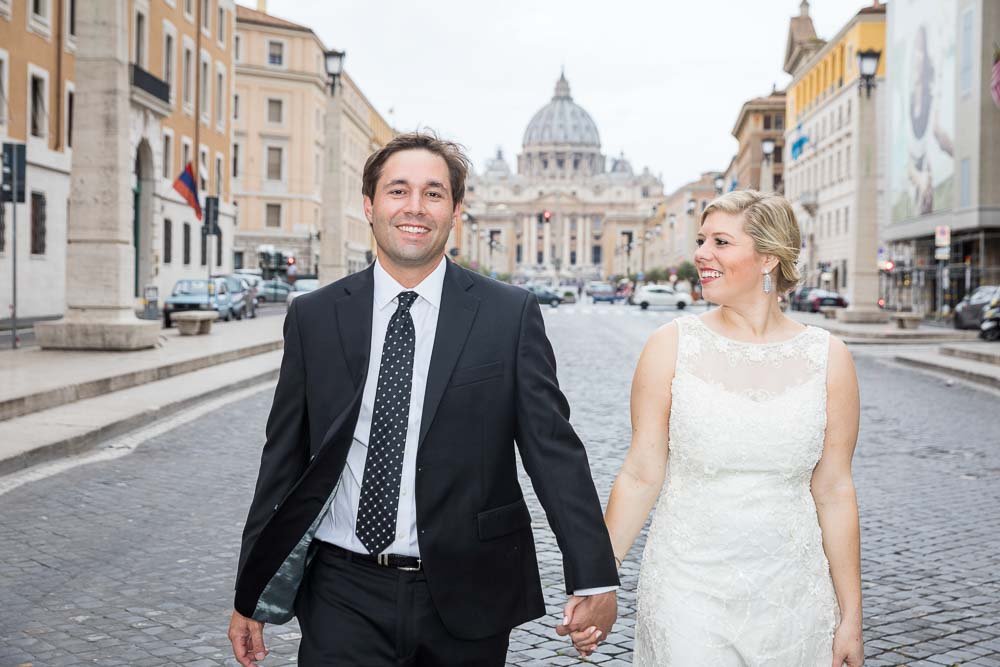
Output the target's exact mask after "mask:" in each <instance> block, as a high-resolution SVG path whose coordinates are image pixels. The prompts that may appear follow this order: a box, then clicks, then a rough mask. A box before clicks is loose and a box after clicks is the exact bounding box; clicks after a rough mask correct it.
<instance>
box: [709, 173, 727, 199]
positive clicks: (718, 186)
mask: <svg viewBox="0 0 1000 667" xmlns="http://www.w3.org/2000/svg"><path fill="white" fill-rule="evenodd" d="M712 183H713V185H715V194H716V195H721V194H722V190H723V189H724V188H725V187H726V179H725V178H723V177H722V174H719V175H718V176H716V177H715V180H714V181H713V182H712Z"/></svg>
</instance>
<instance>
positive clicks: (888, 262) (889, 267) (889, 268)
mask: <svg viewBox="0 0 1000 667" xmlns="http://www.w3.org/2000/svg"><path fill="white" fill-rule="evenodd" d="M894 268H896V263H895V262H894V261H892V260H891V259H887V260H885V270H886V271H892V270H893V269H894Z"/></svg>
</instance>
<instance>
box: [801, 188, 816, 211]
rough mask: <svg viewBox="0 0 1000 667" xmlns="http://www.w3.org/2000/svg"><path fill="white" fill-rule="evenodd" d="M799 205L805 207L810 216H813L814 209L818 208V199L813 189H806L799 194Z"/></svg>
mask: <svg viewBox="0 0 1000 667" xmlns="http://www.w3.org/2000/svg"><path fill="white" fill-rule="evenodd" d="M799 206H801V207H802V208H803V209H805V211H806V213H808V214H809V216H810V217H815V215H816V209H817V208H819V199H818V198H817V197H816V191H815V190H806V191H804V192H803V193H802V194H800V195H799Z"/></svg>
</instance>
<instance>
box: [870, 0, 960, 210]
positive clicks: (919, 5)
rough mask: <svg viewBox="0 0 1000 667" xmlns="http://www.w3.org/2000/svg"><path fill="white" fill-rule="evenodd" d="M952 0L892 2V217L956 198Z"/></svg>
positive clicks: (950, 202)
mask: <svg viewBox="0 0 1000 667" xmlns="http://www.w3.org/2000/svg"><path fill="white" fill-rule="evenodd" d="M955 11H956V10H955V0H895V2H892V3H890V4H889V17H888V21H889V26H888V43H889V46H888V52H889V58H888V60H887V62H886V66H887V69H888V71H887V79H888V84H889V114H890V122H889V156H888V157H889V197H890V202H891V206H892V212H891V219H892V222H894V223H895V222H901V221H904V220H910V219H912V218H915V217H919V216H922V215H927V214H929V213H934V212H937V211H942V210H947V209H950V208H951V207H952V205H953V203H954V174H955V160H954V152H955V151H954V145H953V137H954V135H955Z"/></svg>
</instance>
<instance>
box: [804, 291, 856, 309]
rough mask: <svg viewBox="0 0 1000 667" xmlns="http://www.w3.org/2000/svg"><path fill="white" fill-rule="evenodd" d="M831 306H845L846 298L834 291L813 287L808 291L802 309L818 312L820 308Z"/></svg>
mask: <svg viewBox="0 0 1000 667" xmlns="http://www.w3.org/2000/svg"><path fill="white" fill-rule="evenodd" d="M829 306H833V307H836V308H847V300H846V299H844V297H842V296H841V295H839V294H837V293H836V292H830V291H827V290H824V289H813V290H810V291H809V297H808V299H807V301H806V305H805V308H804V310H808V311H810V312H813V313H818V312H819V309H820V308H826V307H829Z"/></svg>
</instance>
